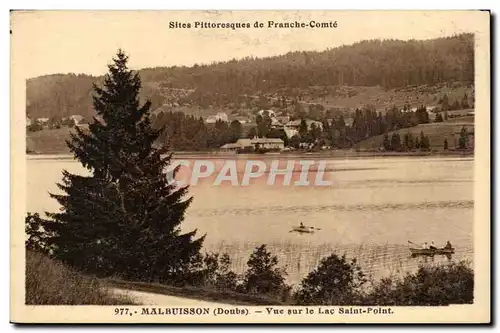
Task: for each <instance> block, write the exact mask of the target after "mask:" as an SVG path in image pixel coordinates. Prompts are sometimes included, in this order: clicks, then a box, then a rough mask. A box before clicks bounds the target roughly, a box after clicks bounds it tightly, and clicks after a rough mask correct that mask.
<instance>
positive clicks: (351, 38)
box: [10, 10, 491, 324]
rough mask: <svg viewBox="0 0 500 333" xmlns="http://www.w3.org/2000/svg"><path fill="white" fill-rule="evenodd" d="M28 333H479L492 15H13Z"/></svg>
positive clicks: (486, 257)
mask: <svg viewBox="0 0 500 333" xmlns="http://www.w3.org/2000/svg"><path fill="white" fill-rule="evenodd" d="M10 25H11V47H12V49H11V89H12V93H11V94H12V95H11V96H12V104H11V141H12V143H11V156H12V160H11V170H12V181H11V186H12V188H11V193H12V194H11V195H12V201H11V202H12V204H11V205H12V206H11V212H12V214H11V247H10V249H11V267H10V274H11V306H12V309H11V321H12V322H14V323H346V322H349V323H397V322H399V323H401V322H405V323H482V324H485V323H489V322H490V320H491V315H490V302H491V295H490V284H491V282H490V269H491V268H490V265H491V263H490V224H491V221H490V197H489V195H490V176H489V173H490V121H491V119H490V67H489V66H490V60H489V57H490V13H489V12H488V11H326V10H325V11H319V10H317V11H44V10H40V11H37V10H34V11H12V12H11V14H10Z"/></svg>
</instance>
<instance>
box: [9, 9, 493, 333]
mask: <svg viewBox="0 0 500 333" xmlns="http://www.w3.org/2000/svg"><path fill="white" fill-rule="evenodd" d="M117 3H118V2H115V3H112V2H106V1H102V0H99V1H96V0H87V1H71V2H68V1H45V2H44V3H43V4H42V3H40V2H39V1H10V3H8V1H6V2H2V4H5V5H6V8H5V9H4V10H3V11H2V15H1V16H0V20H1V22H2V27H3V28H4V30H3V34H1V35H0V36H1V37H0V38H1V41H2V44H3V46H4V47H3V48H2V50H6V51H4V52H2V57H3V60H4V61H3V64H4V66H5V69H6V70H5V73H10V47H9V44H10V37H9V35H8V34H7V32H6V31H7V29H8V27H9V12H8V9H11V8H15V9H203V8H207V7H210V8H211V9H235V10H236V9H492V11H493V13H496V12H498V7H499V2H498V1H482V0H476V1H473V2H471V1H460V0H456V1H453V2H452V3H451V2H450V4H452V5H453V7H451V6H446V5H443V4H442V3H439V2H437V1H435V0H434V1H427V0H420V1H418V2H414V3H410V2H407V3H404V2H401V1H398V2H395V1H377V2H373V3H372V2H370V1H355V0H351V1H348V2H335V7H332V6H331V4H330V6H327V4H326V2H325V3H322V2H314V1H310V0H309V1H307V2H305V1H291V0H289V1H286V2H283V3H278V2H274V3H271V2H270V1H259V0H254V1H252V2H251V3H248V2H245V3H236V2H229V1H211V2H210V3H208V2H202V1H182V2H179V3H172V2H170V3H169V6H168V7H167V6H166V5H165V2H164V1H151V0H141V1H140V2H138V1H120V2H119V3H118V4H119V6H117ZM250 5H251V6H250ZM496 35H497V32H496V27H494V32H493V34H492V37H493V38H495V37H496ZM495 39H496V38H495ZM493 47H494V44H493V45H492V48H493ZM494 54H495V55H496V57H495V59H494V60H498V54H497V52H494ZM495 74H496V71H495V73H493V75H495ZM492 79H494V77H492ZM2 85H3V86H2V88H3V90H2V91H3V92H4V93H3V96H9V95H10V77H9V76H8V75H3V80H2ZM494 86H496V85H494ZM492 94H493V96H496V95H497V94H498V87H496V89H495V91H494V92H493V91H492ZM2 101H4V106H5V107H4V108H3V109H4V110H3V112H2V113H1V116H2V117H4V118H3V119H2V120H1V121H0V126H2V127H3V128H2V129H1V130H0V136H1V138H0V144H1V145H2V146H3V147H2V148H4V150H3V151H5V152H9V151H10V116H9V112H8V110H10V106H9V98H8V97H7V98H3V99H2ZM495 104H496V103H494V105H495ZM495 125H497V123H495ZM497 139H498V138H497V136H496V135H495V143H497V142H498V141H497ZM7 156H9V155H8V154H7ZM2 161H5V162H3V163H2V164H1V167H2V170H1V171H2V172H1V173H0V174H1V175H2V176H3V177H5V178H4V180H5V183H4V184H5V185H4V186H2V187H1V189H2V192H1V196H2V197H1V200H0V203H1V205H2V208H3V209H1V210H0V212H1V213H2V214H4V217H5V218H4V219H2V221H3V223H2V228H4V229H3V230H2V231H3V232H2V235H4V237H5V239H4V242H3V243H2V244H3V251H1V255H2V256H3V259H5V260H3V261H2V262H3V263H4V265H6V263H8V262H9V252H10V244H9V242H8V235H10V232H9V225H10V224H9V223H8V221H10V202H9V197H10V196H9V194H10V191H9V186H8V184H9V183H10V158H9V159H5V158H4V159H2ZM495 185H496V183H495ZM496 203H497V200H496V198H495V202H494V204H496ZM492 218H493V217H492ZM494 220H496V219H494ZM497 236H498V227H497V228H496V233H495V235H494V237H495V239H497ZM494 244H495V242H493V243H492V245H494ZM495 258H496V260H495V263H494V266H495V267H496V266H497V265H498V257H496V256H495ZM4 267H5V266H4ZM4 272H5V270H4ZM1 278H2V285H3V286H4V288H5V289H4V292H3V293H1V294H2V295H8V294H9V293H10V288H9V287H10V286H9V284H10V281H9V274H2V277H1ZM495 299H498V287H497V288H496V295H495ZM2 300H3V302H2V310H3V311H2V312H3V313H4V314H5V317H7V318H5V317H4V318H5V319H4V320H3V321H2V323H4V324H5V323H8V314H9V312H10V309H9V307H10V304H9V298H8V297H5V296H4V297H2ZM493 309H496V307H495V306H494V307H493ZM494 317H496V316H494ZM123 328H124V327H108V328H99V329H97V328H94V329H93V330H95V331H104V330H108V329H115V330H120V331H121V330H123ZM158 328H160V327H158ZM219 328H220V327H215V328H211V329H214V330H218V329H219ZM290 328H291V327H290ZM399 328H403V327H398V329H399ZM8 329H9V331H11V330H12V331H13V330H14V327H13V326H12V325H8ZM38 329H41V330H42V331H47V332H51V331H52V330H53V328H52V327H42V328H38ZM65 329H67V328H64V330H65ZM90 329H91V328H84V330H89V331H90ZM127 329H128V330H130V329H132V330H134V331H142V330H143V327H136V328H127ZM167 329H168V330H177V328H174V327H168V328H167ZM191 329H192V330H194V329H195V328H190V329H189V330H191ZM229 329H231V330H239V329H244V328H243V327H240V328H236V327H230V328H229ZM261 329H263V330H264V331H267V330H268V331H271V330H272V329H273V328H272V327H271V328H265V329H264V328H261ZM331 329H334V330H344V329H345V328H343V327H340V326H332V327H331ZM363 329H365V327H357V328H355V329H352V328H351V329H350V331H352V330H354V331H358V330H363ZM406 329H408V330H410V331H413V330H416V329H418V327H417V328H413V327H411V328H410V327H406ZM425 329H426V330H429V331H434V330H436V331H437V328H430V327H426V328H425ZM451 329H454V328H451ZM466 330H474V329H473V328H472V327H468V328H467V329H466Z"/></svg>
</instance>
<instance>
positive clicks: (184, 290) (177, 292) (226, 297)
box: [105, 279, 285, 305]
mask: <svg viewBox="0 0 500 333" xmlns="http://www.w3.org/2000/svg"><path fill="white" fill-rule="evenodd" d="M105 283H106V285H107V286H110V287H115V288H120V289H127V290H135V291H143V292H148V293H155V294H162V295H168V296H176V297H184V298H191V299H196V300H203V301H210V302H216V303H224V304H232V305H284V304H285V303H284V302H282V301H280V300H278V299H274V298H271V297H266V296H265V295H263V296H259V295H248V294H243V293H238V292H235V291H232V290H220V289H214V288H211V287H194V286H186V287H173V286H168V285H164V284H159V283H145V282H137V281H123V280H117V279H109V280H106V281H105Z"/></svg>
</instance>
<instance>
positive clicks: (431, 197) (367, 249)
mask: <svg viewBox="0 0 500 333" xmlns="http://www.w3.org/2000/svg"><path fill="white" fill-rule="evenodd" d="M181 158H182V159H185V158H186V157H181ZM191 158H193V157H189V159H191ZM202 158H203V159H207V156H203V157H202ZM233 158H238V163H237V165H238V166H237V168H238V174H240V173H241V172H242V170H243V169H242V168H243V166H242V165H244V162H245V158H246V157H245V156H237V157H216V158H212V159H211V161H214V162H216V163H217V164H216V165H218V166H219V167H220V166H221V165H223V163H224V162H225V161H226V160H227V159H233ZM248 158H250V159H260V160H262V161H264V162H265V163H266V164H270V163H271V161H272V160H276V159H284V157H283V156H281V157H280V156H271V155H270V156H251V157H248ZM302 158H307V157H302ZM296 159H298V158H296ZM319 159H321V157H320V158H316V161H318V160H319ZM282 162H283V161H282ZM473 166H474V160H473V158H470V157H469V158H463V157H462V158H461V157H456V158H455V157H451V158H450V157H446V158H444V157H384V158H350V159H332V158H330V159H328V158H327V159H326V169H325V170H326V171H325V178H327V179H329V180H331V182H332V185H331V186H320V187H318V186H302V187H299V186H293V185H292V186H282V185H280V184H275V185H273V186H269V185H267V183H266V181H264V180H259V179H257V180H255V181H254V182H251V183H250V185H249V186H246V187H244V186H231V185H229V184H228V183H227V182H226V183H223V184H221V185H220V186H215V185H214V184H213V181H212V180H213V179H211V178H206V179H203V180H201V181H200V182H198V183H197V184H196V185H192V186H191V187H190V191H189V194H190V195H192V196H194V201H193V203H192V204H191V206H190V207H189V208H188V210H187V213H186V218H185V221H184V223H183V229H185V230H192V229H195V228H196V229H198V232H199V233H200V234H205V233H206V234H207V237H206V241H205V250H207V251H216V252H227V253H229V254H230V256H231V257H232V259H233V269H235V270H236V271H238V272H243V271H244V270H245V268H246V261H247V260H248V256H249V254H250V253H251V252H252V250H253V249H254V248H255V247H256V246H259V245H261V244H267V245H268V247H269V249H270V250H271V251H272V252H273V253H275V254H276V255H277V256H278V257H279V259H280V265H281V266H282V267H284V268H286V270H287V272H288V274H289V275H288V282H289V283H294V284H297V283H299V282H300V279H301V278H303V277H304V276H305V275H306V274H307V273H308V272H309V271H311V270H312V269H314V268H315V267H316V266H317V264H318V263H319V261H320V259H321V258H323V257H324V256H326V255H328V254H330V253H332V252H334V251H335V252H336V253H338V254H343V253H346V255H347V256H348V257H349V258H352V257H356V258H357V259H358V261H359V263H360V265H361V267H362V269H363V270H364V271H365V272H366V273H367V274H369V275H371V276H372V277H373V278H376V279H378V278H380V277H384V276H388V275H400V274H403V273H404V272H407V271H410V270H414V269H415V268H416V267H418V265H419V264H421V263H423V262H424V261H425V259H423V258H420V259H418V258H410V257H409V250H408V240H410V241H412V242H416V243H419V244H421V243H423V242H424V241H427V242H429V243H430V242H431V241H434V242H435V243H436V245H437V246H442V245H444V244H445V242H446V241H447V240H449V241H450V242H451V243H452V245H453V246H454V247H455V248H456V253H455V255H454V256H453V257H452V259H451V260H462V259H465V260H470V261H472V257H473V208H474V195H473V186H474V173H473ZM63 169H66V170H68V171H70V172H73V173H84V172H85V170H84V169H83V168H82V166H81V165H80V164H79V163H78V162H76V161H73V160H71V159H65V158H60V157H57V156H28V159H27V172H28V175H27V182H28V183H27V186H28V187H27V189H28V190H27V193H28V198H27V206H28V207H27V210H28V211H30V212H40V213H42V212H44V211H55V210H57V209H58V203H57V202H56V201H55V200H52V199H51V198H49V196H48V192H57V187H56V182H58V181H60V179H61V171H62V170H63ZM216 171H217V167H216ZM301 221H302V222H304V224H306V225H310V226H314V227H316V228H320V229H321V230H319V231H316V232H315V233H313V234H298V233H293V232H292V233H291V232H289V231H290V230H291V228H292V227H293V226H296V225H298V224H299V223H300V222H301ZM427 260H428V261H429V262H447V261H448V259H447V258H445V257H435V258H434V259H433V260H432V259H427Z"/></svg>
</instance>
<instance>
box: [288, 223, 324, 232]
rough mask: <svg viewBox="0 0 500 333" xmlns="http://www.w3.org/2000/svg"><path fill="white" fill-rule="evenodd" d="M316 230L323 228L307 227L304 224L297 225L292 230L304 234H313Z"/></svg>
mask: <svg viewBox="0 0 500 333" xmlns="http://www.w3.org/2000/svg"><path fill="white" fill-rule="evenodd" d="M316 230H321V228H315V227H307V226H305V225H303V224H301V225H300V226H295V227H293V228H292V230H290V232H299V233H304V234H312V233H314V231H316Z"/></svg>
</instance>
